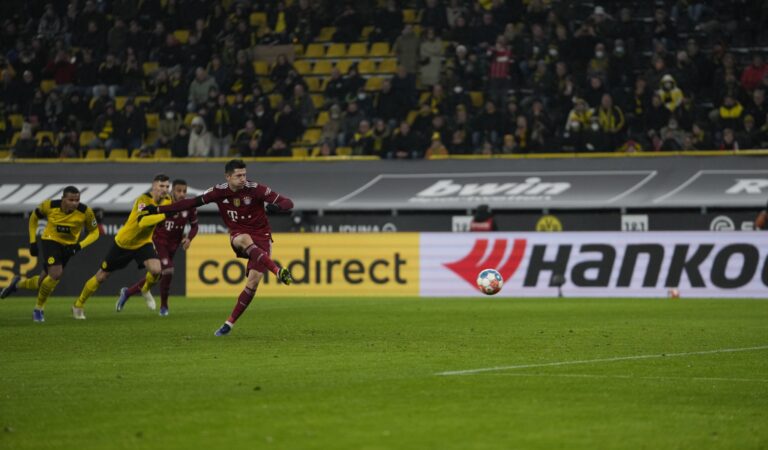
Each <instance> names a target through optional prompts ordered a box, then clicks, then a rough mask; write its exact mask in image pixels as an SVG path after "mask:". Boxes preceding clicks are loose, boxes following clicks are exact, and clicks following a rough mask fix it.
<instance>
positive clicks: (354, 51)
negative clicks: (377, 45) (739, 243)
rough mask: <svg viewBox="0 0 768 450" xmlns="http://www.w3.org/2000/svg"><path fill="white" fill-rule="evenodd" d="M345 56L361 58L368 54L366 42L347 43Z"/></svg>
mask: <svg viewBox="0 0 768 450" xmlns="http://www.w3.org/2000/svg"><path fill="white" fill-rule="evenodd" d="M347 56H348V57H350V58H363V57H365V56H368V43H366V42H355V43H353V44H349V49H348V50H347Z"/></svg>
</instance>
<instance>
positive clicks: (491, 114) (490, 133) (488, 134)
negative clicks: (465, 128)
mask: <svg viewBox="0 0 768 450" xmlns="http://www.w3.org/2000/svg"><path fill="white" fill-rule="evenodd" d="M502 123H503V121H502V117H501V114H499V112H498V111H497V110H496V104H495V103H494V102H493V101H492V100H488V101H486V102H485V107H484V108H483V111H482V112H481V113H480V114H479V115H478V116H477V118H476V120H475V123H474V125H473V126H472V129H473V134H472V144H474V145H475V147H479V146H480V145H481V144H482V143H483V142H486V141H487V142H490V143H491V144H493V145H496V144H497V143H498V142H499V130H501V129H502Z"/></svg>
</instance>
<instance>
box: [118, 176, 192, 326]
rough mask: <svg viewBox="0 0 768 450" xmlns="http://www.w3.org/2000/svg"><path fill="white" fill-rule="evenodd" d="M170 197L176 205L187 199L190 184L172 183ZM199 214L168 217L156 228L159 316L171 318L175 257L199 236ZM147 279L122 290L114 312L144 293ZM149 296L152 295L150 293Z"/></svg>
mask: <svg viewBox="0 0 768 450" xmlns="http://www.w3.org/2000/svg"><path fill="white" fill-rule="evenodd" d="M171 197H172V198H173V201H174V202H178V201H180V200H184V199H185V198H187V182H186V181H184V180H173V183H172V184H171ZM187 224H189V234H187V235H186V236H184V227H185V226H186V225H187ZM197 229H198V226H197V210H196V209H195V208H192V209H190V210H189V211H181V212H179V213H176V214H174V215H173V216H170V217H168V218H167V219H165V221H164V222H163V223H162V224H161V225H159V226H158V227H157V228H155V233H154V235H153V236H152V242H154V244H155V250H157V255H158V256H159V257H160V267H161V269H162V272H161V273H162V275H163V276H162V277H161V278H160V315H161V316H167V315H168V293H169V291H170V290H171V281H172V280H173V257H174V255H175V254H176V250H178V248H179V247H181V248H183V249H184V250H185V251H186V250H187V249H188V248H189V245H190V244H191V243H192V239H194V238H195V235H197ZM145 282H146V278H142V279H141V280H139V281H138V282H137V283H136V284H134V285H133V286H131V287H129V288H127V287H124V288H122V289H120V297H119V298H118V299H117V304H116V305H115V309H116V310H117V312H120V311H122V310H123V308H125V303H126V302H127V301H128V299H129V298H131V296H133V295H136V294H138V293H139V292H141V288H142V287H143V286H144V283H145ZM147 295H152V294H151V293H150V292H149V291H147Z"/></svg>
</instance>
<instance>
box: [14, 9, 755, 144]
mask: <svg viewBox="0 0 768 450" xmlns="http://www.w3.org/2000/svg"><path fill="white" fill-rule="evenodd" d="M2 3H3V4H2V6H0V12H2V13H3V14H2V16H0V17H3V18H4V19H3V23H2V30H1V32H0V46H2V57H1V59H0V148H2V149H3V150H8V151H6V152H4V153H3V154H7V155H8V157H10V158H13V157H83V158H87V159H98V158H106V157H109V158H118V159H119V158H124V157H128V155H154V156H155V157H158V155H159V156H162V157H164V156H169V155H173V156H174V157H183V156H185V155H187V154H188V153H190V149H191V145H192V144H190V142H189V141H190V140H195V139H197V138H198V137H200V136H198V134H199V133H202V137H203V138H204V142H207V141H205V139H207V138H205V136H206V135H210V138H211V140H210V142H212V144H211V148H210V149H208V150H207V151H206V150H205V149H196V150H195V152H194V154H195V155H198V156H228V155H235V154H240V155H241V156H270V155H275V154H278V153H279V154H286V155H295V156H297V157H302V158H303V157H308V156H312V155H314V154H320V152H313V151H306V152H305V151H304V150H306V149H316V148H320V147H323V146H324V147H325V150H324V151H323V152H322V154H323V155H325V154H329V152H330V154H331V155H338V154H351V155H374V156H380V157H382V158H384V157H388V156H392V155H396V154H398V153H397V152H392V151H391V143H392V141H393V140H395V139H396V138H397V136H398V133H399V131H398V129H399V123H400V122H402V121H408V122H409V124H410V125H411V128H412V131H413V133H414V135H415V136H417V139H414V140H412V142H413V145H416V147H417V148H415V149H413V151H412V152H411V153H409V154H410V155H411V157H417V158H421V157H424V156H425V153H426V150H427V149H428V148H430V147H435V148H442V150H441V151H442V152H443V153H444V154H449V155H453V154H528V153H573V152H575V153H588V152H659V151H689V150H700V151H701V150H730V151H738V150H745V149H760V148H765V147H766V143H768V123H767V121H766V116H767V115H768V106H766V100H765V91H766V89H768V64H766V62H765V53H766V51H767V50H768V6H766V3H765V2H762V1H758V0H744V1H742V2H740V3H739V5H740V6H739V7H738V8H733V7H731V5H730V3H729V2H676V1H661V0H660V1H656V2H644V1H637V0H620V1H615V2H605V3H603V4H601V3H599V2H594V1H591V0H590V1H569V2H565V1H555V0H551V1H550V0H509V1H493V2H491V1H485V0H483V1H470V0H459V1H455V0H454V1H450V2H447V1H445V2H444V1H440V0H424V1H421V0H418V1H401V2H397V1H393V0H388V1H368V2H363V1H358V2H354V1H353V2H333V1H312V2H310V1H308V0H294V1H257V0H251V1H248V0H240V1H232V0H221V1H205V0H179V1H176V2H165V1H161V0H126V1H120V2H106V1H105V2H94V1H85V2H72V3H70V4H69V5H68V4H67V2H53V3H50V4H48V3H45V2H40V1H25V2H22V1H18V0H9V1H4V2H2ZM736 24H738V26H736ZM337 72H338V73H337ZM297 85H301V86H303V88H304V91H306V92H308V93H309V96H308V97H307V99H308V100H309V102H304V101H303V97H301V98H296V97H295V96H294V92H296V89H295V87H296V86H297ZM220 95H223V98H224V99H225V100H226V101H225V102H223V104H222V103H220V102H219V101H218V97H219V96H220ZM128 103H130V104H132V105H134V108H136V109H137V110H138V114H134V115H130V116H126V113H125V111H124V106H125V105H126V104H128ZM350 104H354V106H353V107H351V108H350V106H349V105H350ZM333 105H339V108H340V110H341V111H343V114H342V117H340V118H339V119H338V122H339V123H338V124H336V123H335V122H336V121H337V120H336V119H334V120H332V121H331V122H332V123H333V124H334V126H336V125H338V126H337V127H336V133H335V134H334V133H331V132H325V131H323V130H329V129H330V128H329V127H328V125H329V116H328V111H329V110H330V108H331V107H332V106H333ZM111 107H114V109H115V112H114V113H111V112H110V111H111V109H110V108H111ZM176 117H182V118H184V120H183V121H178V120H177V119H176ZM195 117H200V118H201V120H202V123H203V124H204V125H203V127H202V128H201V129H200V130H199V131H195V130H191V131H192V132H191V133H179V130H180V129H181V128H182V127H190V126H191V123H192V120H193V118H195ZM376 119H382V120H383V122H384V124H385V126H384V127H383V129H382V128H381V127H379V128H376V129H374V130H373V133H374V135H376V136H378V139H380V141H381V145H376V146H375V149H371V147H369V146H350V145H349V144H350V139H351V138H352V136H353V135H354V133H355V132H356V131H357V125H358V124H359V123H360V122H361V121H362V120H366V121H368V123H373V122H375V120H376ZM249 122H252V123H253V126H255V127H256V129H258V130H259V131H260V133H259V138H258V139H259V143H258V145H250V146H238V145H236V142H235V136H237V135H238V132H239V131H241V130H244V129H246V126H247V125H248V123H249ZM41 132H42V133H44V134H42V135H41V134H40V133H41ZM40 136H44V137H45V138H46V139H45V142H42V141H41V139H40V138H39V137H40ZM136 136H138V139H137V138H136ZM190 136H191V138H190ZM30 137H32V138H34V137H38V138H37V139H32V142H30ZM161 137H162V142H161ZM435 139H437V140H439V141H441V143H442V144H443V145H437V146H432V145H431V144H432V142H433V141H434V140H435ZM276 140H280V141H281V144H280V145H281V146H287V149H286V150H285V151H284V150H280V151H279V152H278V153H275V151H274V148H273V146H274V143H275V141H276ZM195 142H197V141H195ZM42 146H46V147H47V148H46V149H45V150H44V151H41V150H40V149H39V147H42ZM159 146H163V150H169V151H168V152H166V151H162V152H161V151H156V149H157V148H158V147H159ZM292 146H295V147H297V151H291V147H292ZM132 147H133V148H132ZM338 147H342V148H344V150H341V151H339V148H338ZM117 148H120V149H125V153H123V151H120V152H118V153H117V154H112V153H110V150H111V149H112V151H114V150H113V149H117ZM349 148H351V150H348V149H349ZM328 149H330V151H329V150H328ZM136 150H139V151H138V152H137V151H136ZM433 154H434V153H430V155H433ZM442 156H444V155H442Z"/></svg>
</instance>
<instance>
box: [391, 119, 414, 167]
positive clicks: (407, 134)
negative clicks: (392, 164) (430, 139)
mask: <svg viewBox="0 0 768 450" xmlns="http://www.w3.org/2000/svg"><path fill="white" fill-rule="evenodd" d="M419 148H421V137H420V136H417V135H416V134H415V133H413V132H412V131H411V126H410V125H409V124H408V122H406V121H402V122H400V126H399V127H398V129H397V130H396V131H395V132H394V133H393V135H392V141H391V145H390V148H389V151H388V152H387V158H389V159H416V158H420V157H421V153H420V151H419Z"/></svg>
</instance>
